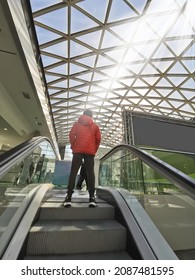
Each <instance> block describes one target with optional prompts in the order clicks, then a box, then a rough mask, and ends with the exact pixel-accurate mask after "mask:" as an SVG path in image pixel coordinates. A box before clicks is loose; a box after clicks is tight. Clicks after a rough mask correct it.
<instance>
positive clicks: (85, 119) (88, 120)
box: [78, 115, 93, 126]
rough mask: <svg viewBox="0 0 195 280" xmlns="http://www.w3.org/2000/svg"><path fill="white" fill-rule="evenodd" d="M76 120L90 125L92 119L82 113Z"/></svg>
mask: <svg viewBox="0 0 195 280" xmlns="http://www.w3.org/2000/svg"><path fill="white" fill-rule="evenodd" d="M78 122H79V123H80V124H82V125H85V126H90V125H92V124H93V119H92V118H91V117H89V116H87V115H82V116H80V117H79V119H78Z"/></svg>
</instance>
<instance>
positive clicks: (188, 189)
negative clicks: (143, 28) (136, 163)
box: [100, 144, 195, 199]
mask: <svg viewBox="0 0 195 280" xmlns="http://www.w3.org/2000/svg"><path fill="white" fill-rule="evenodd" d="M124 149H125V150H129V151H130V152H132V153H133V154H134V155H135V156H136V157H138V158H139V159H140V160H142V161H143V162H145V163H146V164H147V165H149V166H150V167H152V168H154V169H155V170H156V171H157V172H159V173H160V174H162V175H163V176H165V178H167V179H168V180H169V181H171V182H172V183H173V184H174V185H176V186H177V187H178V188H179V189H180V190H182V191H183V192H185V193H187V194H188V195H190V197H192V198H193V199H195V180H194V179H192V178H191V177H189V176H187V175H186V174H184V173H183V172H181V171H179V170H177V169H176V168H174V167H173V166H171V165H169V164H168V163H165V162H164V161H162V160H160V159H158V158H157V157H155V156H153V155H151V154H149V153H147V152H146V151H142V150H141V149H139V148H137V147H134V146H131V145H127V144H121V145H118V146H116V147H114V148H113V149H112V150H110V151H109V152H108V153H107V154H106V155H104V156H103V157H102V158H101V159H100V164H101V162H102V161H104V160H106V159H107V158H109V157H110V156H112V155H113V154H115V153H116V152H117V151H120V150H124Z"/></svg>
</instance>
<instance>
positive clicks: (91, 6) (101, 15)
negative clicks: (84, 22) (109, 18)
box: [77, 0, 108, 22]
mask: <svg viewBox="0 0 195 280" xmlns="http://www.w3.org/2000/svg"><path fill="white" fill-rule="evenodd" d="M77 6H79V7H81V8H82V9H84V10H85V11H86V12H87V13H89V14H90V15H92V16H93V17H95V18H97V19H98V20H100V21H101V22H104V20H105V16H106V10H107V6H108V0H98V9H97V0H85V1H81V2H78V3H77Z"/></svg>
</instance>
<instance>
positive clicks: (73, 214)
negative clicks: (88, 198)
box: [39, 202, 115, 220]
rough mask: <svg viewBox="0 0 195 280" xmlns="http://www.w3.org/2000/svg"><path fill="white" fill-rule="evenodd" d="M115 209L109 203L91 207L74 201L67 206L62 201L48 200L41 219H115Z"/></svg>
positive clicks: (40, 215)
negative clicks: (69, 206)
mask: <svg viewBox="0 0 195 280" xmlns="http://www.w3.org/2000/svg"><path fill="white" fill-rule="evenodd" d="M114 212H115V209H114V207H113V206H111V205H109V204H107V203H99V204H98V207H95V208H89V207H88V203H74V202H73V203H72V207H71V208H65V207H63V206H62V204H61V203H51V202H49V203H48V202H47V203H44V204H43V205H42V206H41V209H40V214H39V220H74V219H77V220H87V219H93V220H95V219H100V220H101V219H102V220H105V219H114Z"/></svg>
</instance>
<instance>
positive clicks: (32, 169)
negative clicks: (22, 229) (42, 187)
mask: <svg viewBox="0 0 195 280" xmlns="http://www.w3.org/2000/svg"><path fill="white" fill-rule="evenodd" d="M55 160H56V155H55V153H54V151H53V148H52V146H51V145H50V143H49V142H48V141H43V142H41V143H40V144H39V145H38V146H37V147H36V148H35V149H34V150H33V151H31V153H30V154H28V155H27V156H26V157H25V158H23V159H22V160H21V161H18V162H17V164H16V165H15V166H13V167H12V169H11V170H10V171H9V172H8V173H6V174H5V175H4V176H3V177H2V178H1V180H0V242H1V236H2V235H3V234H4V233H5V232H6V228H7V226H8V225H9V223H11V220H12V219H14V214H15V213H16V211H17V209H18V208H19V206H20V205H21V203H22V202H23V201H24V199H25V197H26V196H27V194H28V193H29V192H30V191H31V190H32V189H33V188H34V187H36V186H38V185H39V184H40V183H51V182H52V178H53V173H54V168H55ZM0 249H1V246H0ZM0 253H1V252H0Z"/></svg>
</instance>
